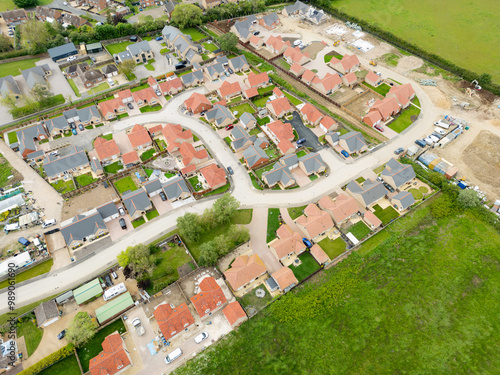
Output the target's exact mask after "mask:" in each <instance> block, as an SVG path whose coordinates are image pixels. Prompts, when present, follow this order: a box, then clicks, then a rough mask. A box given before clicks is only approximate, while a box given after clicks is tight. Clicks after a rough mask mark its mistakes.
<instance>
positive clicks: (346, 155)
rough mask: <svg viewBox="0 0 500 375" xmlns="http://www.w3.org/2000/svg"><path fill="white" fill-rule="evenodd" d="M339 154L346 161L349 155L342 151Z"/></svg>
mask: <svg viewBox="0 0 500 375" xmlns="http://www.w3.org/2000/svg"><path fill="white" fill-rule="evenodd" d="M340 153H341V154H342V156H343V157H344V158H346V159H347V158H348V157H349V153H348V152H347V151H346V150H342V151H340Z"/></svg>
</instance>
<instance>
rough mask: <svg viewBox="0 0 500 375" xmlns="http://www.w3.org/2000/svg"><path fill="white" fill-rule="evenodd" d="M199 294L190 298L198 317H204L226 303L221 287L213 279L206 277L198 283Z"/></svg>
mask: <svg viewBox="0 0 500 375" xmlns="http://www.w3.org/2000/svg"><path fill="white" fill-rule="evenodd" d="M200 290H201V292H200V293H198V294H197V295H195V296H194V297H191V303H192V304H193V305H194V308H195V309H196V312H197V313H198V315H199V316H200V317H204V316H205V315H207V314H208V313H209V312H212V311H214V310H216V309H217V308H219V307H220V306H222V305H223V304H225V303H226V302H227V299H226V296H225V295H224V292H223V291H222V289H221V287H220V286H219V284H217V282H216V281H215V279H214V278H213V277H210V276H209V277H206V278H204V279H203V280H202V281H201V283H200Z"/></svg>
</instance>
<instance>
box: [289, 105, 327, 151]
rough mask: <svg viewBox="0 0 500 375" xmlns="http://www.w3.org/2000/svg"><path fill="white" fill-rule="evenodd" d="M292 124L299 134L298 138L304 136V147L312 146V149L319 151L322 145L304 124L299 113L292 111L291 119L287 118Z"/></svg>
mask: <svg viewBox="0 0 500 375" xmlns="http://www.w3.org/2000/svg"><path fill="white" fill-rule="evenodd" d="M285 122H288V123H289V124H291V125H292V126H293V128H294V129H295V130H296V131H297V134H298V135H299V139H302V138H305V139H306V142H305V143H304V144H303V146H305V147H312V149H313V151H319V150H321V149H323V146H322V145H321V143H319V141H318V137H317V136H316V134H314V133H313V131H312V130H311V129H309V128H308V127H307V126H305V125H304V123H303V122H302V119H301V118H300V115H299V114H298V113H297V112H293V119H292V120H287V121H285Z"/></svg>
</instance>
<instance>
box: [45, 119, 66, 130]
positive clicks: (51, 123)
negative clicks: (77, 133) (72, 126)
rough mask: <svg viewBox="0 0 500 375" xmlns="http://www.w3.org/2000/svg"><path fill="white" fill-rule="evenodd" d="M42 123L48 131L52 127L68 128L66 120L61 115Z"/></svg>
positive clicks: (52, 128)
mask: <svg viewBox="0 0 500 375" xmlns="http://www.w3.org/2000/svg"><path fill="white" fill-rule="evenodd" d="M44 124H45V128H47V131H48V132H49V133H52V130H54V129H59V130H64V129H69V124H68V121H67V120H66V118H65V117H64V116H62V115H61V116H57V117H54V118H51V119H48V120H46V121H45V122H44Z"/></svg>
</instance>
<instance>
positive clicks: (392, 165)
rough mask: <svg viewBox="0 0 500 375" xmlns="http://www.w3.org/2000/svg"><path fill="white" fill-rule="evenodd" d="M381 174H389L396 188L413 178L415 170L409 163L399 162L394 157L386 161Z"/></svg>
mask: <svg viewBox="0 0 500 375" xmlns="http://www.w3.org/2000/svg"><path fill="white" fill-rule="evenodd" d="M381 174H382V176H391V177H392V179H393V180H394V183H395V184H396V187H397V188H398V187H400V186H402V185H404V184H405V183H407V182H408V181H411V180H412V179H414V178H415V171H414V170H413V167H412V166H411V165H410V164H401V163H400V162H399V161H397V160H396V159H394V158H391V159H390V160H389V161H388V162H387V164H386V166H385V169H384V170H383V171H382V173H381Z"/></svg>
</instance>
